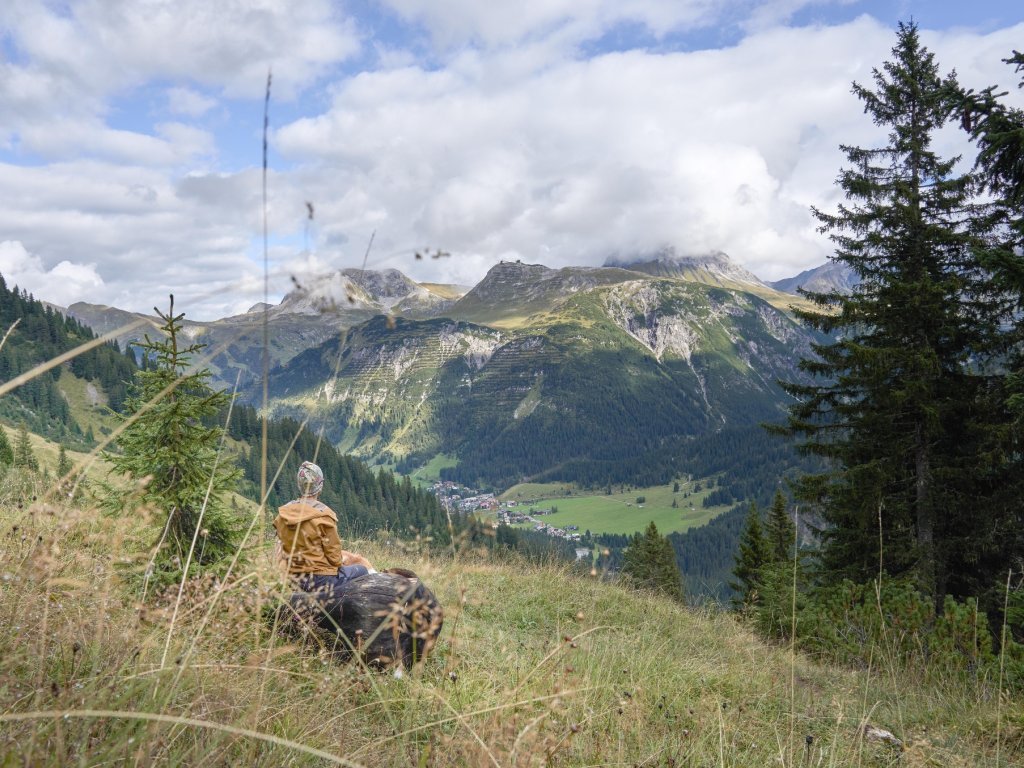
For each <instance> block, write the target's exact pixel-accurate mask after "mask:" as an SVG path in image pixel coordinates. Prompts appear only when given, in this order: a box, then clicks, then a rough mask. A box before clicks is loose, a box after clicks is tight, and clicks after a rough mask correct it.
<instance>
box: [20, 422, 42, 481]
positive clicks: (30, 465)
mask: <svg viewBox="0 0 1024 768" xmlns="http://www.w3.org/2000/svg"><path fill="white" fill-rule="evenodd" d="M14 466H16V467H21V468H22V469H29V470H32V471H33V472H38V471H39V462H38V461H37V460H36V455H35V454H34V453H33V452H32V443H31V442H30V441H29V439H28V428H27V427H26V426H25V424H24V422H23V423H22V425H21V426H20V427H18V436H17V438H15V441H14Z"/></svg>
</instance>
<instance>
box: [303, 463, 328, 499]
mask: <svg viewBox="0 0 1024 768" xmlns="http://www.w3.org/2000/svg"><path fill="white" fill-rule="evenodd" d="M298 481H299V493H301V494H302V495H303V496H319V495H320V491H322V490H323V489H324V473H323V470H321V469H320V467H318V466H317V465H316V464H314V463H313V462H311V461H304V462H302V466H301V467H299V474H298Z"/></svg>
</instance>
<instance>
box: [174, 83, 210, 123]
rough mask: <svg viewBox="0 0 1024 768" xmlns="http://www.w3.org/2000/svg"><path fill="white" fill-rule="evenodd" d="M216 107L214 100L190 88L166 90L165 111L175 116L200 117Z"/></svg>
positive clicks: (178, 87) (177, 87)
mask: <svg viewBox="0 0 1024 768" xmlns="http://www.w3.org/2000/svg"><path fill="white" fill-rule="evenodd" d="M216 105H217V100H216V99H211V98H210V97H209V96H204V95H203V94H201V93H199V92H198V91H195V90H193V89H191V88H182V87H180V86H176V87H174V88H168V89H167V109H168V110H169V111H170V112H171V113H172V114H175V115H187V116H188V117H200V116H202V115H205V114H206V113H207V112H209V111H210V110H211V109H213V108H214V107H215V106H216Z"/></svg>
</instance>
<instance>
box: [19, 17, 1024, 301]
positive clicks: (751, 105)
mask: <svg viewBox="0 0 1024 768" xmlns="http://www.w3.org/2000/svg"><path fill="white" fill-rule="evenodd" d="M1019 6H1020V3H1017V2H992V1H982V2H973V3H963V2H934V1H933V2H925V1H924V0H918V1H915V2H910V1H907V2H882V1H881V0H875V1H871V0H868V1H864V2H860V1H858V0H771V1H770V2H751V1H749V0H518V2H516V3H504V2H495V3H480V2H476V1H475V0H381V2H351V3H346V2H332V1H331V0H307V1H306V2H303V3H294V2H288V1H287V0H251V2H246V1H242V0H240V1H239V2H234V3H227V2H225V3H209V2H206V1H205V0H166V1H163V2H152V3H147V4H140V3H137V2H133V1H132V0H69V1H67V2H60V3H57V2H53V3H51V2H41V1H40V0H31V1H29V0H7V2H5V3H4V4H3V5H2V6H0V272H3V274H4V275H5V277H7V278H8V280H9V282H15V283H18V284H19V285H23V286H25V287H27V288H29V290H31V291H33V293H35V294H36V295H38V296H40V297H41V298H45V299H48V300H51V301H54V302H55V303H60V304H65V305H66V304H70V303H72V302H74V301H78V300H88V301H95V302H102V303H109V304H114V305H117V306H122V307H125V308H129V309H138V310H146V309H148V308H150V307H152V306H153V305H154V304H155V303H160V302H162V301H163V300H164V297H165V296H166V294H167V292H168V291H171V290H173V291H174V292H175V294H176V295H177V296H179V297H180V301H181V302H182V305H183V306H185V308H186V311H187V312H189V314H190V316H193V317H197V316H198V317H208V318H209V317H215V316H221V315H224V314H229V313H233V312H239V311H244V310H245V309H246V308H247V307H248V306H249V305H251V304H253V303H255V302H256V301H258V300H260V299H261V298H262V273H261V265H262V242H261V240H260V233H261V231H262V226H261V218H260V217H261V208H260V197H259V190H260V181H259V164H260V145H261V129H262V111H263V99H262V97H263V88H264V85H265V79H266V73H267V70H268V68H273V72H274V84H273V91H272V100H271V126H272V131H271V154H270V166H271V175H270V184H269V189H270V201H271V204H270V229H271V233H272V243H271V245H272V263H273V269H274V275H273V281H272V288H271V290H272V293H273V294H274V298H279V297H280V296H281V295H282V294H283V292H284V291H286V290H287V289H288V286H289V285H290V281H289V275H291V274H296V273H300V272H302V273H310V272H314V273H316V272H326V271H329V270H331V269H337V268H342V267H348V266H358V265H359V264H360V263H361V262H362V257H363V252H364V250H365V247H366V243H367V242H368V241H369V238H370V236H371V234H373V233H376V235H375V239H374V250H373V253H372V254H371V259H370V265H371V266H375V267H378V268H384V267H395V268H398V269H401V270H403V271H405V272H407V273H408V274H410V275H411V276H412V277H414V278H416V279H420V280H435V281H442V282H459V283H463V284H469V283H473V282H475V281H476V280H479V279H480V277H482V276H483V274H484V273H485V272H486V270H487V269H488V268H489V267H490V266H491V265H493V264H494V263H495V262H496V261H497V260H499V259H502V258H522V259H524V260H527V261H531V262H543V263H547V264H549V265H551V266H562V265H567V264H600V263H603V262H604V260H605V259H607V258H609V257H613V256H619V257H621V256H623V255H629V254H634V253H635V254H641V253H647V252H650V251H653V250H657V249H659V248H661V247H664V246H666V245H672V246H674V247H675V248H676V249H677V250H678V251H681V252H684V253H685V252H690V253H701V252H707V251H711V250H723V251H725V252H727V253H729V254H730V256H732V258H733V259H734V260H736V261H737V262H739V263H741V264H743V265H745V266H747V267H748V268H750V269H751V270H753V271H754V272H755V273H757V274H759V275H761V276H762V277H764V278H766V279H777V278H779V277H783V276H788V275H791V274H795V273H796V272H799V271H800V270H802V269H805V268H807V267H809V266H814V265H816V264H818V263H821V262H822V261H824V260H825V258H827V255H828V253H829V247H828V243H827V241H825V240H824V239H823V238H822V236H821V235H820V234H818V233H817V232H816V231H815V229H814V223H813V220H812V219H811V217H810V215H809V212H808V211H809V206H810V205H817V206H819V207H822V206H823V207H828V206H830V205H834V204H835V202H836V201H837V198H836V191H835V188H834V185H833V182H834V179H835V176H836V173H837V171H838V169H839V167H840V165H841V163H842V157H841V155H840V153H839V152H838V145H839V144H840V143H861V144H870V143H871V142H877V141H879V136H878V133H877V130H876V129H874V128H873V126H871V125H870V122H869V121H868V120H867V119H866V118H865V117H864V116H863V114H862V112H861V108H860V105H859V104H858V103H857V102H856V100H855V99H854V98H853V97H852V96H851V95H850V94H849V86H850V82H851V81H852V80H860V81H865V80H867V79H868V78H869V77H870V70H871V67H872V66H878V65H880V64H881V63H882V62H883V61H884V59H885V58H886V56H887V54H888V51H889V49H890V48H891V46H892V44H893V40H894V34H893V30H894V28H895V25H896V22H897V21H899V20H908V19H910V18H913V19H914V20H915V21H916V22H917V23H918V24H919V26H920V27H921V30H922V36H923V38H924V41H925V43H926V45H928V46H929V47H930V48H931V49H932V50H933V51H935V53H936V56H937V58H938V60H939V62H940V65H941V66H942V68H943V69H944V70H949V69H953V68H956V70H957V72H958V74H959V76H960V79H961V81H962V82H964V83H965V84H968V85H971V86H972V87H979V88H980V87H984V86H986V85H989V84H993V83H1000V84H1001V85H1002V86H1003V87H1004V88H1008V89H1011V90H1012V94H1011V96H1010V97H1009V98H1010V99H1011V100H1013V101H1014V103H1017V104H1021V103H1022V98H1021V92H1020V91H1018V90H1017V89H1016V88H1011V87H1012V86H1015V85H1016V83H1017V81H1018V79H1019V78H1017V77H1015V76H1014V75H1013V73H1012V71H1011V70H1010V69H1009V68H1008V67H1006V66H1005V65H1003V64H1002V63H1000V61H999V59H1000V58H1002V57H1005V56H1006V55H1008V54H1009V53H1010V52H1011V50H1013V49H1014V48H1016V49H1018V50H1019V49H1024V10H1022V9H1021V8H1020V7H1019ZM940 146H941V148H942V149H943V150H944V151H947V152H949V153H958V152H966V153H969V152H970V147H969V146H967V145H966V144H965V143H964V141H963V137H962V136H961V135H960V134H959V133H958V132H957V131H956V130H954V129H950V130H949V131H948V132H945V133H944V134H943V135H942V136H940ZM307 201H309V202H312V203H313V204H314V207H315V211H316V215H315V217H314V219H313V220H312V221H310V220H309V219H308V217H307V216H306V205H305V204H306V202H307ZM431 247H433V248H443V249H444V250H446V251H449V252H451V253H452V258H450V259H445V260H441V261H433V260H424V261H422V262H417V261H415V260H414V259H413V258H412V254H413V252H414V251H415V250H417V249H420V250H422V249H424V248H431Z"/></svg>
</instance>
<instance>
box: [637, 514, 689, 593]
mask: <svg viewBox="0 0 1024 768" xmlns="http://www.w3.org/2000/svg"><path fill="white" fill-rule="evenodd" d="M622 573H623V574H625V575H627V576H629V577H630V578H631V579H632V580H633V582H634V583H635V584H636V585H637V586H639V587H643V588H645V589H652V590H654V591H656V592H660V593H662V594H665V595H668V596H669V597H672V598H675V599H676V600H682V599H683V577H682V574H681V573H680V572H679V564H678V563H677V562H676V553H675V550H674V549H673V548H672V542H670V541H669V540H668V539H667V538H666V537H664V536H662V535H661V534H660V533H658V527H657V526H656V525H655V524H654V522H653V521H652V522H651V524H650V525H648V526H647V530H646V531H644V532H643V533H638V534H636V535H634V536H633V537H632V538H631V539H630V541H629V546H628V547H626V551H625V552H624V553H623V555H622Z"/></svg>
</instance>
